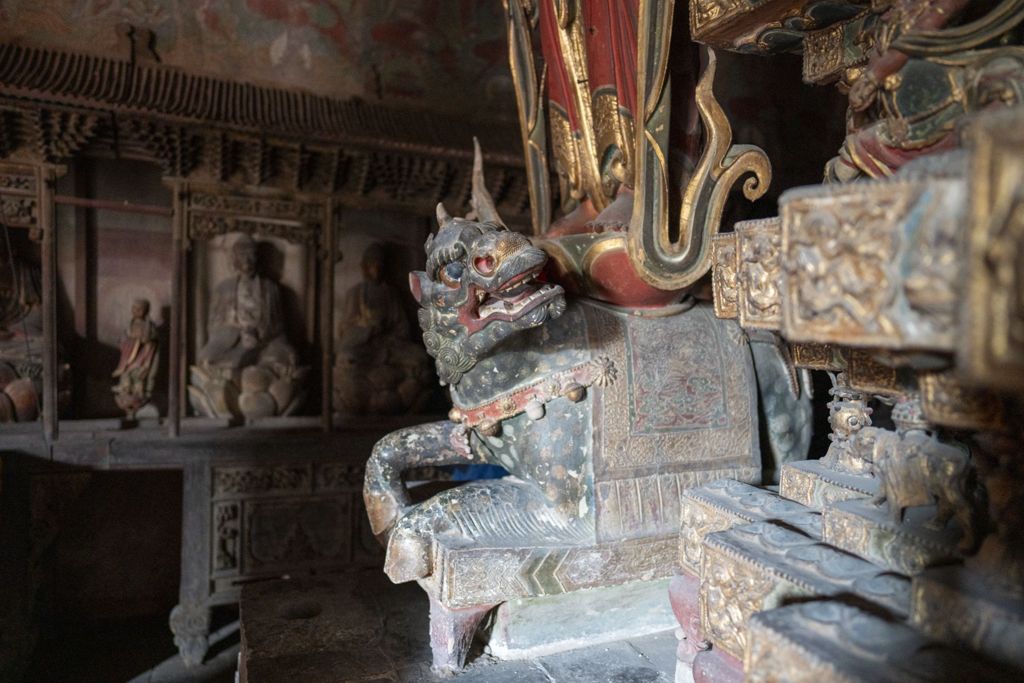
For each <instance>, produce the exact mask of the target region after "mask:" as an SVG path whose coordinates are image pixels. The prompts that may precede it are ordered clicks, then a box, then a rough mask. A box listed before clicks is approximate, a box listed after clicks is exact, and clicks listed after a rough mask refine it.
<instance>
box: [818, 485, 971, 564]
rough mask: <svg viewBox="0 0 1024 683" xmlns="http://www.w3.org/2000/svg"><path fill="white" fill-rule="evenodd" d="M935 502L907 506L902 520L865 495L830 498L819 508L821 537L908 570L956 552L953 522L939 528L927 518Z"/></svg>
mask: <svg viewBox="0 0 1024 683" xmlns="http://www.w3.org/2000/svg"><path fill="white" fill-rule="evenodd" d="M934 515H935V507H934V506H928V507H921V508H908V509H907V510H906V512H905V514H904V518H903V522H902V523H900V522H896V521H893V519H892V516H891V515H890V514H889V511H888V510H886V509H885V508H883V507H878V506H876V505H873V504H872V503H871V501H870V500H868V499H866V498H861V499H856V500H845V501H841V502H839V503H833V504H832V505H829V506H828V507H826V508H825V512H824V513H823V514H822V540H824V541H825V542H826V543H828V544H829V545H833V546H835V547H837V548H839V549H841V550H845V551H846V552H848V553H853V554H854V555H857V556H859V557H863V558H864V559H865V560H868V561H869V562H872V563H874V564H877V565H878V566H880V567H883V568H885V569H889V570H892V571H894V572H899V573H900V574H907V575H910V576H913V575H914V574H919V573H920V572H921V571H923V570H924V569H925V568H927V567H931V566H935V565H939V564H948V563H949V562H951V561H955V560H957V559H959V558H960V553H959V551H958V550H957V547H956V544H957V541H958V540H959V538H960V536H961V532H960V529H959V528H958V527H957V526H956V524H955V522H951V523H950V524H949V525H948V526H947V527H946V528H945V529H940V530H936V529H932V528H930V527H929V526H928V523H929V522H930V520H931V519H932V517H934Z"/></svg>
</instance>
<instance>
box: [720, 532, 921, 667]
mask: <svg viewBox="0 0 1024 683" xmlns="http://www.w3.org/2000/svg"><path fill="white" fill-rule="evenodd" d="M840 595H842V596H855V598H856V599H859V600H865V601H867V602H869V603H872V604H874V605H875V607H876V608H877V609H878V610H879V611H881V612H882V613H888V614H889V615H890V616H892V617H894V618H897V619H900V618H904V617H905V616H906V615H907V614H908V613H909V611H910V582H909V581H908V580H907V579H906V578H904V577H901V576H896V575H894V574H891V573H887V572H885V571H883V570H881V569H879V568H878V567H875V566H874V565H872V564H871V563H869V562H865V561H864V560H861V559H859V558H856V557H852V556H850V555H848V554H846V553H844V552H842V551H839V550H836V549H835V548H831V547H829V546H827V545H824V544H822V543H820V542H818V541H816V540H815V539H812V538H808V537H807V536H805V535H803V534H801V533H798V532H796V531H792V530H790V529H786V528H783V527H781V526H778V525H775V524H770V523H767V522H758V523H755V524H749V525H746V526H740V527H734V528H732V529H730V530H728V531H720V532H718V533H713V534H709V535H708V536H707V537H706V538H705V539H704V556H703V558H702V564H701V587H700V617H701V627H702V629H703V632H704V633H705V635H706V636H707V637H708V639H709V640H711V641H712V643H714V645H715V646H717V647H720V648H722V649H723V650H725V651H726V652H727V653H729V654H731V655H733V656H735V657H743V653H744V650H745V649H746V643H747V622H748V621H749V619H750V617H751V616H752V615H754V614H756V613H757V612H761V611H764V610H770V609H773V608H775V607H779V606H781V605H783V604H785V603H786V602H790V601H793V600H795V599H799V598H808V597H827V596H840Z"/></svg>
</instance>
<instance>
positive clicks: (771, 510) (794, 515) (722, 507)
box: [679, 479, 821, 575]
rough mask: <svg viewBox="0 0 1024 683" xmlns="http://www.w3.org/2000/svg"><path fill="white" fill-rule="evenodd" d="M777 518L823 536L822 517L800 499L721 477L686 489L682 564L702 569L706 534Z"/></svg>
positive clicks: (690, 569) (692, 570)
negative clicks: (785, 496) (789, 498)
mask: <svg viewBox="0 0 1024 683" xmlns="http://www.w3.org/2000/svg"><path fill="white" fill-rule="evenodd" d="M760 521H777V522H780V523H783V524H785V525H786V526H789V527H790V528H794V529H799V530H800V531H802V532H803V533H805V534H807V535H808V536H809V537H812V538H819V537H820V536H821V519H820V517H819V515H818V514H817V513H815V512H811V511H810V510H808V509H807V508H805V507H804V506H802V505H800V504H799V503H795V502H793V501H791V500H786V499H785V498H782V497H780V496H779V495H778V494H777V493H774V492H772V491H769V490H767V489H762V488H758V487H756V486H751V485H750V484H744V483H743V482H739V481H732V480H729V479H720V480H718V481H716V482H712V483H711V484H706V485H704V486H700V487H698V488H692V489H688V490H687V491H686V492H685V493H683V498H682V516H681V520H680V527H679V565H680V567H681V568H682V569H683V571H686V572H689V573H691V574H694V575H696V574H698V573H699V572H700V558H701V550H702V547H703V545H702V544H703V542H704V538H705V537H706V536H707V535H708V534H710V533H713V532H716V531H725V530H726V529H729V528H731V527H733V526H735V525H737V524H749V523H751V522H760Z"/></svg>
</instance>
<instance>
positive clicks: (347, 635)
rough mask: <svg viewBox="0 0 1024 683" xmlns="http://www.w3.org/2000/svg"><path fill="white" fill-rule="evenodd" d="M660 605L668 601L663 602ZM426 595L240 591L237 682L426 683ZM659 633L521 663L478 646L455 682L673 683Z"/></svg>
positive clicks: (669, 643) (667, 636) (666, 637)
mask: <svg viewBox="0 0 1024 683" xmlns="http://www.w3.org/2000/svg"><path fill="white" fill-rule="evenodd" d="M666 599H667V596H666ZM427 613H428V604H427V598H426V595H425V594H424V593H423V591H422V590H420V588H419V587H418V586H417V585H415V584H405V585H400V586H395V585H393V584H391V583H390V582H389V581H388V580H387V579H386V578H385V577H384V576H383V574H382V573H381V572H380V571H379V570H368V571H362V572H352V573H349V574H343V575H336V576H331V577H322V578H317V579H302V580H294V581H276V582H272V583H265V584H253V585H250V586H246V588H245V589H244V591H243V594H242V608H241V621H242V658H243V660H244V669H245V677H243V679H242V681H243V683H294V682H295V681H303V682H304V683H344V682H349V681H352V682H354V681H360V682H366V683H370V682H373V683H377V682H383V681H390V682H394V683H405V682H410V683H412V682H416V681H423V682H427V683H429V682H431V681H436V680H439V679H438V678H436V677H435V676H434V675H433V674H432V673H431V672H430V644H429V635H428V620H427ZM675 649H676V638H675V636H674V635H673V633H672V632H664V633H659V634H655V635H650V636H645V637H642V638H637V639H632V640H621V641H617V642H612V643H607V644H604V645H594V646H591V647H587V648H583V649H579V650H572V651H568V652H562V653H558V654H554V655H548V656H544V657H536V658H533V659H527V660H520V661H495V660H494V659H493V658H491V657H489V656H488V655H487V654H486V652H485V651H484V648H483V647H482V646H480V645H479V644H478V645H477V649H476V651H474V652H472V653H471V654H470V662H469V664H468V666H467V668H466V670H465V671H464V672H463V673H461V674H460V675H459V676H457V677H456V678H454V679H446V680H449V681H456V682H457V683H470V682H473V683H484V682H486V683H505V682H511V681H522V682H524V683H529V682H532V681H537V682H538V683H671V681H672V680H673V678H674V672H675Z"/></svg>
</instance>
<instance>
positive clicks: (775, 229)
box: [735, 218, 782, 330]
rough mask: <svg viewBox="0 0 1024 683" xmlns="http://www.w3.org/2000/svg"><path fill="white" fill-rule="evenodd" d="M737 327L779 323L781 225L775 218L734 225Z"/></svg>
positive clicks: (774, 326)
mask: <svg viewBox="0 0 1024 683" xmlns="http://www.w3.org/2000/svg"><path fill="white" fill-rule="evenodd" d="M735 230H736V240H737V242H738V250H737V261H738V263H739V270H738V274H737V278H736V279H737V281H738V282H739V293H738V297H737V298H738V309H739V319H740V326H741V327H744V328H764V329H770V330H777V329H779V328H780V327H781V325H782V226H781V222H780V221H779V219H777V218H768V219H763V220H757V221H741V222H740V223H737V224H736V228H735Z"/></svg>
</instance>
